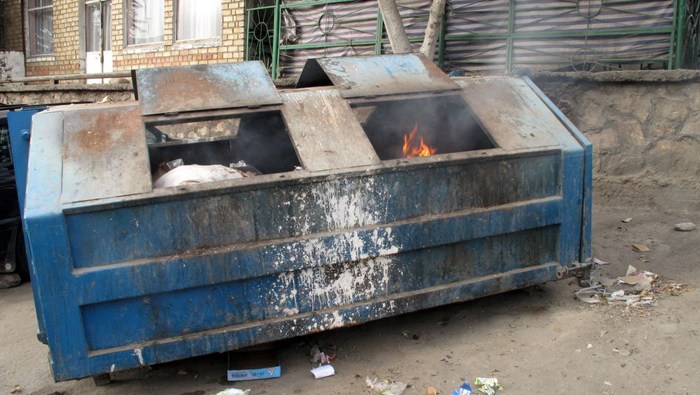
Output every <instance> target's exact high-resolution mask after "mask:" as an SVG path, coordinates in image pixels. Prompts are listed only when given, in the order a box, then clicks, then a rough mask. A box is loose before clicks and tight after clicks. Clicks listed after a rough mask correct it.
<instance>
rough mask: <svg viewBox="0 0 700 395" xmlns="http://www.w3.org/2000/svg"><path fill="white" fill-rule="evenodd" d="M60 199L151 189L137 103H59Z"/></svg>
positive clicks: (108, 195)
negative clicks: (78, 104) (61, 108)
mask: <svg viewBox="0 0 700 395" xmlns="http://www.w3.org/2000/svg"><path fill="white" fill-rule="evenodd" d="M62 114H63V142H64V144H63V174H62V177H61V181H62V192H61V200H62V201H63V202H76V201H81V200H90V199H100V198H106V197H116V196H124V195H131V194H135V193H144V192H150V191H151V174H150V169H149V161H148V150H147V149H146V141H145V139H144V129H143V124H142V123H141V115H140V111H139V107H138V106H137V105H135V104H126V105H123V104H122V105H115V106H110V107H105V106H100V105H93V106H80V107H78V109H72V108H70V107H64V111H62Z"/></svg>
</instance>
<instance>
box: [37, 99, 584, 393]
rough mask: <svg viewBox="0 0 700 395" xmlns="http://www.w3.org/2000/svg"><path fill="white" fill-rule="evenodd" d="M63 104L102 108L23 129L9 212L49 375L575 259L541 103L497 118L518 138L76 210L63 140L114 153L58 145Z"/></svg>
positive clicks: (505, 278)
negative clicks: (18, 202) (20, 196)
mask: <svg viewBox="0 0 700 395" xmlns="http://www.w3.org/2000/svg"><path fill="white" fill-rule="evenodd" d="M324 89H327V88H324ZM465 89H466V88H465ZM499 94H503V95H507V93H505V94H504V93H499ZM543 100H544V99H543ZM533 105H534V104H533ZM539 105H540V106H542V103H539ZM542 107H544V106H542ZM73 111H78V112H79V111H93V112H94V111H98V112H99V111H102V110H100V109H99V108H92V107H91V108H85V109H78V110H76V109H53V110H49V111H45V112H42V113H40V114H37V115H36V116H34V118H33V125H32V144H31V146H30V160H29V173H28V184H27V200H26V209H25V224H26V229H27V235H28V241H29V243H28V244H29V245H30V248H31V255H32V261H31V265H32V274H33V275H34V276H35V278H34V281H33V286H34V287H35V292H36V299H37V303H38V306H39V304H41V305H42V308H40V309H38V311H40V315H41V317H40V320H42V321H43V322H44V323H45V326H46V333H47V338H48V344H49V347H50V351H51V358H50V359H51V364H52V365H51V366H52V371H53V374H54V377H55V378H56V379H57V380H67V379H72V378H78V377H85V376H90V375H95V374H99V373H105V372H112V371H118V370H122V369H127V368H131V367H136V366H143V365H151V364H155V363H161V362H166V361H171V360H175V359H181V358H187V357H191V356H195V355H201V354H207V353H213V352H223V351H227V350H232V349H237V348H241V347H245V346H250V345H255V344H260V343H264V342H269V341H274V340H278V339H285V338H289V337H292V336H299V335H303V334H308V333H312V332H317V331H321V330H327V329H333V328H339V327H344V326H348V325H353V324H357V323H362V322H367V321H371V320H375V319H379V318H383V317H388V316H393V315H397V314H403V313H407V312H411V311H416V310H420V309H425V308H429V307H434V306H439V305H443V304H447V303H453V302H458V301H464V300H470V299H473V298H477V297H481V296H484V295H489V294H494V293H499V292H505V291H508V290H512V289H517V288H522V287H525V286H528V285H532V284H537V283H541V282H547V281H551V280H554V279H556V278H558V276H560V275H561V274H562V272H566V270H563V269H565V268H571V267H573V266H574V265H575V263H576V262H579V261H580V260H581V255H582V254H584V255H585V251H586V248H590V247H589V245H590V244H589V240H588V239H586V237H590V233H586V231H585V229H586V227H587V226H588V225H587V221H588V220H587V219H586V218H585V213H586V212H587V211H586V210H588V209H587V208H586V205H587V204H589V203H590V198H588V199H587V198H586V196H587V193H588V192H587V191H586V188H589V186H590V185H589V184H588V183H587V178H586V177H587V175H586V174H587V173H586V170H585V169H586V166H587V162H586V161H587V160H588V159H587V158H588V153H587V152H588V151H586V149H585V147H584V146H582V143H581V141H580V140H578V139H577V138H576V137H577V136H576V135H575V134H571V133H567V129H566V128H561V127H560V129H557V130H558V131H552V130H538V129H537V127H536V125H537V121H538V119H537V117H538V116H539V117H544V115H542V114H543V113H542V112H541V109H538V110H537V111H536V112H530V113H526V114H525V113H524V114H525V115H517V114H516V115H514V116H512V117H511V118H509V122H510V123H508V125H517V124H519V119H520V118H522V117H529V118H527V119H525V120H524V121H527V123H526V124H527V125H529V126H528V127H529V128H530V129H528V132H527V133H523V132H522V131H518V130H505V129H504V130H498V131H496V130H491V131H489V130H487V132H490V136H491V137H492V138H493V140H494V145H495V146H496V147H499V148H494V149H489V150H482V151H471V152H458V153H451V154H444V155H436V156H434V157H429V158H414V159H408V160H405V159H402V160H389V161H383V162H381V163H379V164H372V165H367V166H360V167H354V168H349V169H341V170H328V171H318V172H306V171H299V172H289V173H280V174H269V175H261V176H257V177H252V178H248V179H243V180H231V181H224V182H214V183H206V184H200V185H195V186H187V187H178V188H166V189H158V190H153V191H150V192H142V191H136V192H134V193H128V192H129V191H128V190H124V191H123V192H124V193H123V194H122V195H120V196H114V197H111V198H97V199H92V200H86V201H80V202H73V201H71V200H72V199H71V197H70V196H67V195H64V194H63V193H62V188H61V177H62V176H63V175H64V169H63V166H64V162H65V161H66V160H69V159H70V158H68V159H67V158H66V155H65V153H66V152H72V151H70V150H66V144H74V143H75V144H85V145H84V146H83V148H85V149H95V150H104V151H105V152H111V150H113V149H114V146H102V145H98V144H92V143H93V140H89V139H88V140H85V141H82V140H76V138H75V137H72V136H71V137H70V138H68V137H65V136H67V135H68V134H69V133H72V132H73V131H71V130H64V129H65V127H66V125H70V123H66V122H64V120H65V119H66V118H67V117H73V118H74V117H75V116H76V114H69V113H67V112H73ZM124 111H125V113H130V111H132V109H130V108H128V106H126V107H124ZM513 111H514V110H513ZM545 111H546V108H545ZM475 113H476V116H480V114H479V112H478V111H476V110H475ZM92 114H93V115H95V114H94V113H92ZM104 114H107V111H104ZM532 114H535V115H532ZM537 114H540V115H537ZM77 115H80V114H77ZM482 115H485V114H482ZM549 116H550V117H552V119H555V118H554V117H553V116H552V114H551V113H550V114H549ZM533 117H534V118H533ZM94 118H99V117H94ZM482 118H484V117H482ZM91 119H92V118H91ZM484 119H485V118H484ZM547 122H550V121H547ZM520 124H525V122H523V123H520ZM543 124H545V123H543ZM493 125H496V123H494V124H493ZM533 125H534V126H533ZM568 130H571V129H568ZM509 133H510V135H513V134H516V133H517V134H518V136H519V137H518V140H517V141H518V144H519V145H518V146H517V147H515V146H513V143H512V141H511V146H513V147H514V148H504V147H508V141H507V139H508V138H509ZM144 138H145V137H144ZM107 140H109V139H107ZM107 140H100V143H103V142H104V141H107ZM109 141H111V140H109ZM104 144H107V143H104ZM110 144H111V143H110ZM114 144H118V139H115V140H114ZM526 144H529V146H526ZM125 149H128V150H133V154H134V156H135V157H136V156H140V155H147V153H144V152H143V151H142V150H145V147H144V146H141V145H139V144H133V145H130V146H129V147H128V148H125ZM140 150H141V151H140ZM129 152H132V151H129ZM126 176H128V175H126ZM138 176H140V175H132V177H138ZM141 181H142V180H138V181H137V182H135V184H138V185H141ZM91 182H94V181H91ZM105 182H109V175H108V174H105ZM125 185H126V184H125ZM588 196H589V195H588ZM587 235H588V236H587ZM587 246H588V247H587Z"/></svg>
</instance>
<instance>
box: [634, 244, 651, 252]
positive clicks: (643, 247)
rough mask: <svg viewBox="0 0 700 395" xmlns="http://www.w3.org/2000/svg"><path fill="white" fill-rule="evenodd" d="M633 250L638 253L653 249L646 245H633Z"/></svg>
mask: <svg viewBox="0 0 700 395" xmlns="http://www.w3.org/2000/svg"><path fill="white" fill-rule="evenodd" d="M632 248H634V249H635V251H637V252H649V251H651V249H650V248H649V247H647V246H646V245H645V244H632Z"/></svg>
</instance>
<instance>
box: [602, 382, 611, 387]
mask: <svg viewBox="0 0 700 395" xmlns="http://www.w3.org/2000/svg"><path fill="white" fill-rule="evenodd" d="M603 384H605V385H607V386H610V387H612V383H611V382H609V381H603Z"/></svg>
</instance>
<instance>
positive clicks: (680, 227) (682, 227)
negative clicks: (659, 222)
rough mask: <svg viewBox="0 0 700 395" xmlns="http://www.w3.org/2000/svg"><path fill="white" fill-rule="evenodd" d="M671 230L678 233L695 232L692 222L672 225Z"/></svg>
mask: <svg viewBox="0 0 700 395" xmlns="http://www.w3.org/2000/svg"><path fill="white" fill-rule="evenodd" d="M673 229H675V230H677V231H679V232H690V231H691V230H695V224H694V223H692V222H681V223H679V224H675V225H673Z"/></svg>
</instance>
